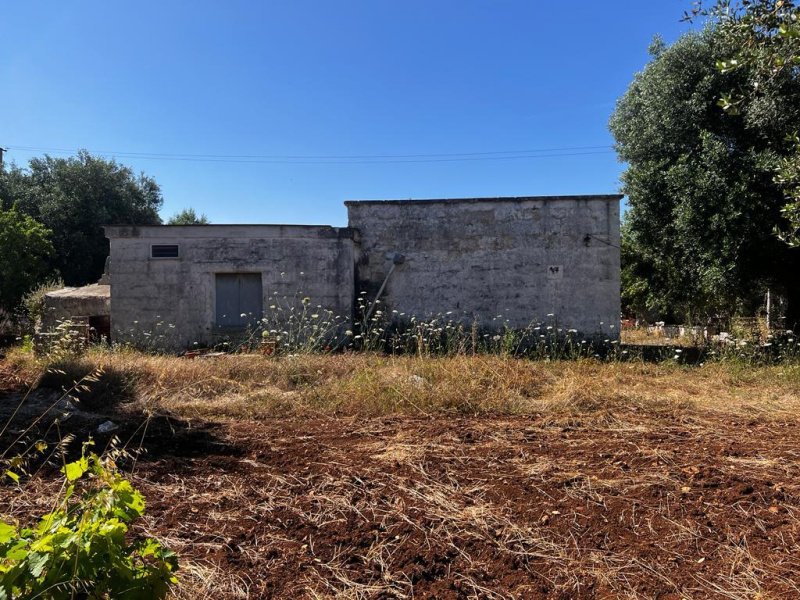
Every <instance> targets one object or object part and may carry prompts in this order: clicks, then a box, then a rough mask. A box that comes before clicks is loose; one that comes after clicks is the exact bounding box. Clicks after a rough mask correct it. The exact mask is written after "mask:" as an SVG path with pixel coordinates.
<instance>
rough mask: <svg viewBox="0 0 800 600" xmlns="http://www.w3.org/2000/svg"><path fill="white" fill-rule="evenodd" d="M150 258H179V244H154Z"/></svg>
mask: <svg viewBox="0 0 800 600" xmlns="http://www.w3.org/2000/svg"><path fill="white" fill-rule="evenodd" d="M150 258H178V244H153V245H152V246H150Z"/></svg>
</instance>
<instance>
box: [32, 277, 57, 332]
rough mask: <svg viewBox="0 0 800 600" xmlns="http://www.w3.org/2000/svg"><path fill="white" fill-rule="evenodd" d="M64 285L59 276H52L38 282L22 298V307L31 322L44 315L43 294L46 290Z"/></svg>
mask: <svg viewBox="0 0 800 600" xmlns="http://www.w3.org/2000/svg"><path fill="white" fill-rule="evenodd" d="M63 287H64V282H63V281H62V280H61V279H59V278H53V279H50V280H48V281H45V282H44V283H41V284H39V285H38V286H37V287H35V288H34V289H32V290H31V291H30V292H28V293H27V294H25V296H23V298H22V309H23V310H24V311H25V315H26V316H27V317H28V319H30V320H31V322H33V323H35V322H36V321H38V320H41V318H42V316H43V315H44V296H45V294H47V293H48V292H52V291H55V290H60V289H61V288H63Z"/></svg>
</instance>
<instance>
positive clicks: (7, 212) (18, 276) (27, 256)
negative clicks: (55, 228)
mask: <svg viewBox="0 0 800 600" xmlns="http://www.w3.org/2000/svg"><path fill="white" fill-rule="evenodd" d="M53 252H54V250H53V245H52V243H51V242H50V232H49V231H48V230H47V229H46V228H45V227H44V226H43V225H41V224H40V223H37V222H36V221H35V220H34V219H32V218H30V217H29V216H27V215H25V214H22V213H20V212H19V211H17V210H16V208H15V207H13V206H12V207H11V208H8V209H6V208H3V207H2V206H0V282H2V285H0V309H3V310H5V311H7V312H9V313H10V312H12V311H13V310H14V309H15V308H16V307H17V306H18V305H19V303H20V300H21V299H22V297H23V296H24V295H25V294H26V293H27V292H29V291H30V290H32V289H33V288H35V287H36V286H37V285H39V284H40V283H42V282H43V281H44V280H45V279H47V278H48V276H50V275H52V273H53V270H52V267H51V266H50V260H51V258H52V255H53Z"/></svg>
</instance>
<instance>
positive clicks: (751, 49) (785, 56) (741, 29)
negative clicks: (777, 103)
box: [686, 0, 800, 247]
mask: <svg viewBox="0 0 800 600" xmlns="http://www.w3.org/2000/svg"><path fill="white" fill-rule="evenodd" d="M701 15H702V16H705V17H709V18H710V20H711V21H712V22H714V23H715V24H716V26H717V27H718V30H719V34H720V36H721V37H722V38H723V39H725V41H726V43H727V45H728V47H729V48H730V49H731V50H730V52H729V53H728V54H727V55H726V56H724V57H722V58H720V59H718V60H717V61H716V66H717V68H718V69H719V70H720V71H721V72H723V73H730V72H734V71H738V70H746V71H748V72H749V73H750V76H749V77H748V78H747V80H746V81H745V82H743V83H739V84H738V85H732V86H730V88H729V89H728V90H726V91H725V92H724V93H722V94H721V95H720V97H719V99H718V104H719V106H721V107H722V108H723V109H724V110H725V112H727V113H728V114H729V115H732V116H735V115H738V114H740V112H741V107H742V105H743V104H747V103H749V102H753V101H759V100H763V99H765V98H770V97H771V96H772V95H773V94H774V91H775V88H776V86H778V87H779V86H780V85H781V82H782V81H783V80H785V79H787V78H788V79H793V80H794V81H797V80H798V79H800V6H798V3H797V2H795V1H793V0H734V1H731V0H717V2H716V3H713V4H711V5H710V8H705V7H704V6H703V5H702V3H701V4H700V5H699V6H697V7H696V8H695V9H694V10H693V11H691V14H687V15H686V18H687V19H689V20H691V19H693V18H696V17H698V16H701ZM798 127H799V125H798V123H797V122H794V123H789V126H788V127H787V128H786V129H785V130H784V134H785V136H786V137H787V138H788V139H789V140H796V139H797V135H798ZM776 172H777V177H776V181H777V182H778V184H779V185H780V186H781V187H782V189H783V191H784V193H785V195H786V202H785V205H784V207H783V215H784V217H785V219H784V222H783V223H782V224H781V227H779V228H776V233H777V234H778V236H779V237H780V238H781V239H783V240H785V241H786V242H788V243H789V245H791V246H795V247H796V246H798V245H800V145H798V144H795V146H794V150H793V152H791V153H789V154H788V155H787V156H784V157H783V158H782V159H781V160H780V161H779V163H778V164H777V167H776Z"/></svg>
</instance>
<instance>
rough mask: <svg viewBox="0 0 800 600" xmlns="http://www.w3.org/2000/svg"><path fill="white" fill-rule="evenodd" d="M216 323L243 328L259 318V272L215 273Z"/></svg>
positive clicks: (260, 295)
mask: <svg viewBox="0 0 800 600" xmlns="http://www.w3.org/2000/svg"><path fill="white" fill-rule="evenodd" d="M216 292H217V295H216V325H217V327H225V328H244V327H247V326H248V325H250V324H252V323H254V322H255V321H258V320H259V319H261V315H262V309H263V294H262V291H261V273H217V275H216Z"/></svg>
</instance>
